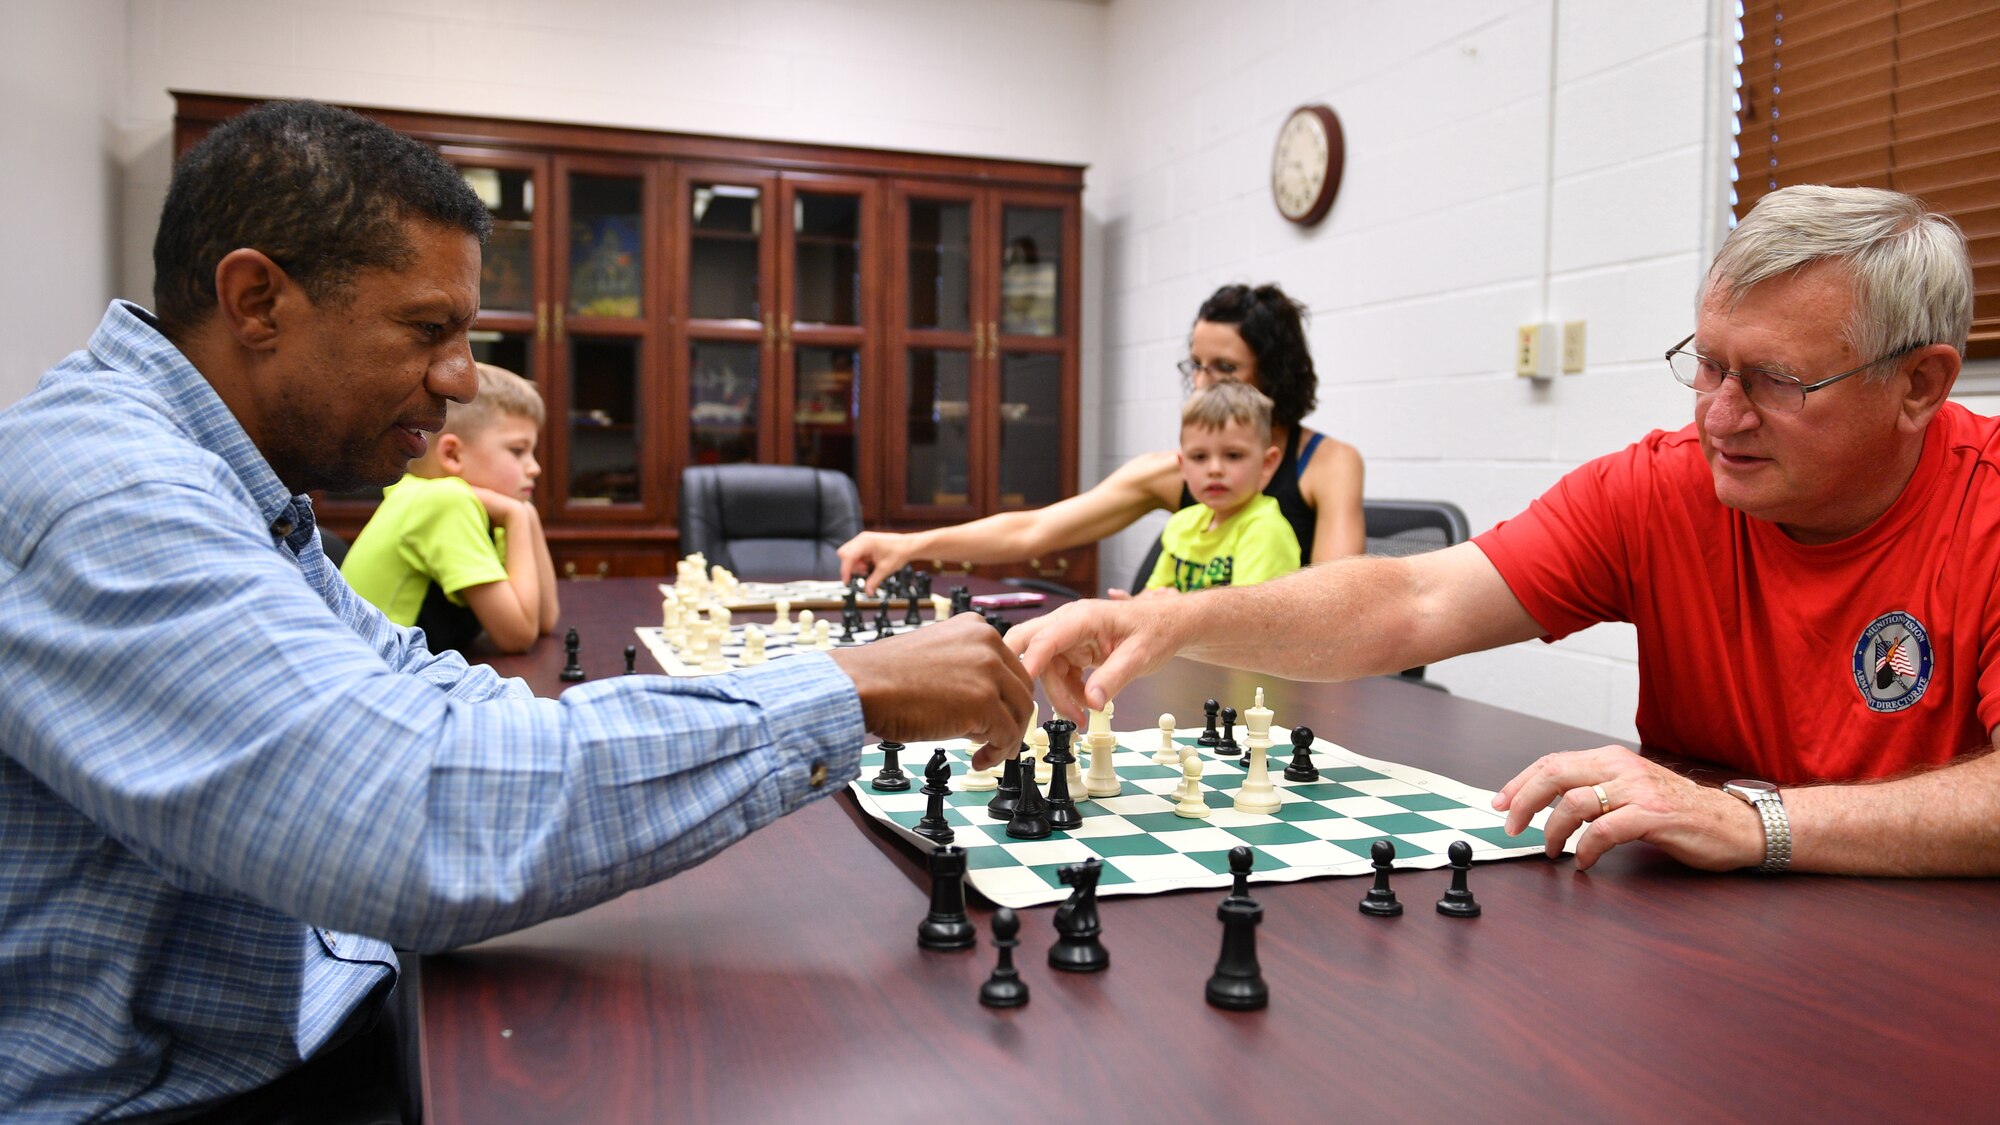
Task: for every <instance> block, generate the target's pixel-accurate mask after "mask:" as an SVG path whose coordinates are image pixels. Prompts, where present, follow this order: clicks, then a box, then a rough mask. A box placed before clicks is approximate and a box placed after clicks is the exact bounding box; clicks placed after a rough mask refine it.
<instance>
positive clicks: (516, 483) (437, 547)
mask: <svg viewBox="0 0 2000 1125" xmlns="http://www.w3.org/2000/svg"><path fill="white" fill-rule="evenodd" d="M542 417H543V414H542V397H541V395H540V394H539V393H538V392H537V391H536V390H535V385H534V384H533V383H530V382H528V381H527V380H526V379H523V378H521V377H520V376H519V375H516V374H514V373H513V372H511V371H506V370H503V369H501V368H498V367H494V366H491V365H490V364H484V363H482V364H480V365H479V393H478V395H477V397H475V398H474V399H473V400H472V401H471V402H468V403H458V402H454V403H451V404H450V405H449V406H448V407H447V408H446V410H445V421H444V428H443V429H440V430H439V431H438V433H437V435H436V436H435V437H434V438H432V440H431V443H430V448H428V449H426V450H425V451H424V455H423V456H422V457H420V458H418V459H417V460H415V461H412V462H410V467H409V471H408V472H407V473H405V474H404V476H403V479H402V480H399V481H397V482H396V483H395V484H392V485H390V486H389V487H388V488H385V489H383V490H382V506H381V507H379V508H377V509H376V510H375V515H374V517H373V518H372V519H370V520H369V521H368V526H367V527H364V528H362V529H361V534H360V535H358V536H356V537H355V540H354V545H353V546H352V547H350V548H349V549H348V552H347V560H346V561H345V562H344V563H342V564H341V568H340V572H341V574H342V575H343V576H344V577H345V578H346V579H347V583H348V585H350V586H352V587H354V592H355V593H357V594H360V595H361V596H362V597H363V598H365V599H367V600H368V601H369V602H370V603H371V604H373V605H374V606H375V607H376V608H377V609H379V610H381V611H382V612H383V613H384V614H386V615H387V616H388V618H389V620H391V621H394V622H395V623H396V624H398V625H416V626H418V627H420V628H422V629H423V630H424V634H425V637H426V639H427V640H428V642H429V644H430V647H431V651H433V652H442V651H444V650H445V649H448V648H454V649H464V648H465V647H466V646H467V645H469V644H471V643H472V641H473V640H474V638H476V637H478V635H479V633H480V631H481V630H484V631H485V633H486V635H487V636H488V637H490V638H492V641H493V645H494V647H495V648H498V649H499V650H500V651H501V652H526V651H527V650H528V647H529V646H530V645H532V644H534V643H535V638H537V637H540V636H544V635H546V634H548V633H549V632H551V631H553V630H554V629H555V623H556V579H555V567H554V564H553V563H551V562H550V560H549V545H548V540H547V539H546V538H545V537H544V536H543V534H542V523H541V518H540V517H539V516H537V515H536V513H535V506H534V503H533V501H532V500H531V499H530V497H531V496H532V495H533V493H534V488H535V478H536V477H538V476H540V475H541V472H542V467H541V465H539V464H537V463H536V461H535V436H536V434H537V432H538V431H539V430H540V429H541V425H542Z"/></svg>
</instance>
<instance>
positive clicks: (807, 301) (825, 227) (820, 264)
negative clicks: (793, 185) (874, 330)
mask: <svg viewBox="0 0 2000 1125" xmlns="http://www.w3.org/2000/svg"><path fill="white" fill-rule="evenodd" d="M791 319H792V322H793V323H794V324H797V325H801V326H803V325H844V326H848V327H858V326H859V325H860V324H861V197H860V196H859V195H856V194H853V193H851V192H819V191H808V190H804V189H799V190H796V191H794V192H793V193H792V305H791Z"/></svg>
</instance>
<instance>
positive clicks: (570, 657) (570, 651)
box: [560, 629, 584, 684]
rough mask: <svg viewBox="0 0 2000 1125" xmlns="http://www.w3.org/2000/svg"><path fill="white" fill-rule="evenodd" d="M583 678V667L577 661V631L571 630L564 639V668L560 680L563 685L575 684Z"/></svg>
mask: <svg viewBox="0 0 2000 1125" xmlns="http://www.w3.org/2000/svg"><path fill="white" fill-rule="evenodd" d="M583 678H584V675H583V665H582V664H580V663H578V662H577V659H576V630H575V629H571V630H570V631H569V632H568V633H567V634H566V635H565V636H564V637H563V668H562V673H561V675H560V679H561V680H562V682H563V683H566V684H573V683H575V682H577V681H578V680H581V679H583Z"/></svg>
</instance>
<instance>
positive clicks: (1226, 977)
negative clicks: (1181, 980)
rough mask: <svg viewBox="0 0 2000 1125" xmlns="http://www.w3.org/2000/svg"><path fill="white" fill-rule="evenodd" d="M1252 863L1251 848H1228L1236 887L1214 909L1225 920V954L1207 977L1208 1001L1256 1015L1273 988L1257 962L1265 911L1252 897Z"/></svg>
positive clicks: (1223, 950) (1231, 1009)
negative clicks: (1259, 929)
mask: <svg viewBox="0 0 2000 1125" xmlns="http://www.w3.org/2000/svg"><path fill="white" fill-rule="evenodd" d="M1251 862H1252V857H1251V855H1250V849H1249V848H1246V847H1244V846H1242V845H1240V844H1239V845H1237V846H1236V847H1233V848H1231V849H1229V870H1230V871H1231V873H1233V874H1234V875H1235V876H1236V886H1235V887H1234V888H1233V889H1232V890H1231V891H1230V892H1229V897H1228V898H1225V899H1223V900H1222V905H1221V906H1218V907H1216V908H1215V916H1216V917H1217V918H1219V919H1221V920H1222V955H1221V956H1220V957H1217V958H1216V959H1215V973H1214V975H1212V976H1210V977H1209V978H1208V989H1207V995H1208V1002H1209V1003H1210V1004H1213V1005H1215V1006H1216V1007H1218V1008H1224V1009H1227V1010H1229V1011H1232V1012H1254V1011H1256V1010H1257V1009H1259V1008H1262V1007H1264V1006H1265V1005H1267V1004H1269V1003H1270V1002H1271V987H1270V986H1269V985H1267V984H1265V983H1264V971H1263V969H1262V968H1261V967H1260V966H1259V965H1258V963H1257V925H1258V923H1260V922H1262V921H1263V920H1264V908H1263V907H1262V906H1260V905H1259V904H1258V902H1257V900H1256V899H1254V898H1251V897H1250V887H1249V883H1250V864H1251Z"/></svg>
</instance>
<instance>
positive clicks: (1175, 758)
mask: <svg viewBox="0 0 2000 1125" xmlns="http://www.w3.org/2000/svg"><path fill="white" fill-rule="evenodd" d="M1153 764H1154V765H1156V766H1178V765H1180V764H1181V748H1180V747H1178V746H1176V745H1174V717H1173V716H1172V715H1161V716H1160V748H1159V749H1158V750H1155V751H1153Z"/></svg>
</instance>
